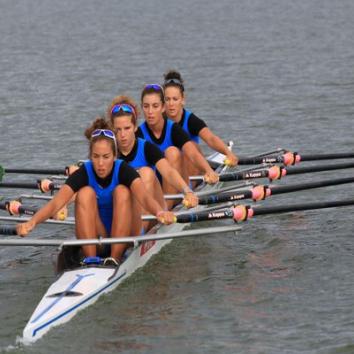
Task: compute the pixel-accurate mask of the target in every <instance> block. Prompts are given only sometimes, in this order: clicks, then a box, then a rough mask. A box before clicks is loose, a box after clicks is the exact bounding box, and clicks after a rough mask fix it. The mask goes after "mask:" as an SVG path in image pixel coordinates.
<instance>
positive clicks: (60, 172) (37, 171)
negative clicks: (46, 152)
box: [0, 161, 83, 181]
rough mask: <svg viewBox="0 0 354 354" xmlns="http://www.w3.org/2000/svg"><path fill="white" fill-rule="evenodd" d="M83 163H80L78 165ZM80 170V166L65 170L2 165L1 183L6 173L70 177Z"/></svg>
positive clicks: (0, 167)
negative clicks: (6, 166)
mask: <svg viewBox="0 0 354 354" xmlns="http://www.w3.org/2000/svg"><path fill="white" fill-rule="evenodd" d="M82 162H83V161H79V162H78V164H79V165H80V163H82ZM78 168H79V166H78V165H70V166H66V167H64V168H5V167H3V166H1V165H0V181H1V176H2V175H5V174H6V173H22V174H32V175H64V176H70V175H71V174H72V173H73V172H74V171H76V170H77V169H78Z"/></svg>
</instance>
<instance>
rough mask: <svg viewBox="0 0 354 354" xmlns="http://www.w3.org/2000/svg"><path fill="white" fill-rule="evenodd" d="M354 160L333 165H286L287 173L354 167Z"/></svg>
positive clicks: (294, 173)
mask: <svg viewBox="0 0 354 354" xmlns="http://www.w3.org/2000/svg"><path fill="white" fill-rule="evenodd" d="M353 167H354V162H343V163H337V164H332V165H328V164H325V165H318V166H290V167H286V168H285V171H286V174H287V175H296V174H300V173H309V172H322V171H333V170H342V169H346V168H353Z"/></svg>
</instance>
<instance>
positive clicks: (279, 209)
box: [251, 199, 354, 215]
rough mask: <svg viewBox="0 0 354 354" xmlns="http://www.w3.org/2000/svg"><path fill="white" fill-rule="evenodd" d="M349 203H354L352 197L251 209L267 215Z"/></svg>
mask: <svg viewBox="0 0 354 354" xmlns="http://www.w3.org/2000/svg"><path fill="white" fill-rule="evenodd" d="M350 205H354V199H349V200H333V201H324V202H313V203H299V204H291V205H278V206H272V207H262V206H255V207H252V208H251V209H252V210H253V215H268V214H276V213H289V212H293V211H303V210H314V209H326V208H335V207H344V206H350Z"/></svg>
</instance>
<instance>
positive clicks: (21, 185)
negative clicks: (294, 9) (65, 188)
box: [0, 182, 62, 190]
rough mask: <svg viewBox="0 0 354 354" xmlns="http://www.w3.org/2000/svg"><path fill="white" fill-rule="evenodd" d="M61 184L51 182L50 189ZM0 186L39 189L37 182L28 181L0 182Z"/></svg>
mask: <svg viewBox="0 0 354 354" xmlns="http://www.w3.org/2000/svg"><path fill="white" fill-rule="evenodd" d="M61 186H62V184H60V183H53V182H52V183H51V185H50V189H51V190H58V189H60V187H61ZM0 188H19V189H39V183H28V182H0Z"/></svg>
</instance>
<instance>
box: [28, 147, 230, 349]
mask: <svg viewBox="0 0 354 354" xmlns="http://www.w3.org/2000/svg"><path fill="white" fill-rule="evenodd" d="M220 155H221V154H219V153H214V154H213V155H211V156H210V157H209V158H208V160H209V161H211V162H214V163H219V162H220V161H222V156H220ZM226 168H227V167H225V166H222V165H221V166H220V167H218V168H217V172H224V171H225V169H226ZM220 186H221V184H220V183H219V184H217V185H214V186H209V185H206V184H202V185H200V186H199V187H198V190H199V191H200V190H203V191H204V190H210V191H211V192H212V191H213V190H217V189H218V188H220ZM202 208H204V207H203V206H199V207H198V210H199V209H202ZM179 209H181V205H178V206H177V207H176V208H175V209H174V210H176V211H178V210H179ZM186 225H187V224H179V223H176V224H173V225H157V226H156V227H154V228H153V229H152V230H151V233H157V234H162V233H163V234H165V233H166V232H178V231H181V230H182V229H184V228H185V227H186ZM171 241H172V238H171V239H162V240H149V241H144V242H139V243H137V244H135V245H134V247H131V248H129V249H128V252H127V254H126V256H125V260H124V261H123V263H122V264H121V265H120V266H119V268H117V267H116V266H112V265H110V266H103V265H90V266H80V265H79V264H76V265H75V266H74V267H73V268H69V269H65V267H64V269H61V270H60V272H61V274H59V276H58V278H57V279H56V281H55V282H54V283H53V284H52V285H51V286H50V287H49V288H48V290H47V292H46V293H45V294H44V296H43V298H42V300H41V301H40V302H39V304H38V306H37V307H36V309H35V310H34V312H33V314H32V316H31V318H30V320H29V321H28V323H27V325H26V327H25V328H24V331H23V342H24V343H25V344H27V343H33V342H35V341H37V340H38V339H39V338H41V337H42V336H43V335H44V334H45V333H47V332H48V331H49V330H50V329H51V328H52V327H54V326H58V325H60V324H63V323H65V322H67V321H69V320H70V319H71V318H72V317H74V316H75V314H76V313H77V312H79V311H80V310H82V309H84V308H85V307H87V306H89V305H91V304H92V303H94V302H95V301H96V300H97V299H98V298H99V297H100V296H101V295H102V294H104V293H107V292H110V291H112V290H113V289H115V288H116V287H117V286H118V285H119V284H120V283H122V282H123V281H124V280H125V279H127V278H128V277H129V276H130V275H131V274H132V273H133V272H135V271H136V270H137V269H138V268H140V267H142V266H144V265H145V264H146V262H148V260H149V259H150V258H151V257H152V256H153V255H155V254H157V253H159V252H160V250H161V249H162V248H163V247H164V246H166V245H167V244H169V243H170V242H171ZM70 250H72V248H63V250H62V251H61V253H60V256H61V257H62V258H61V259H63V258H64V259H65V258H66V256H67V255H65V252H68V253H69V251H70Z"/></svg>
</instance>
